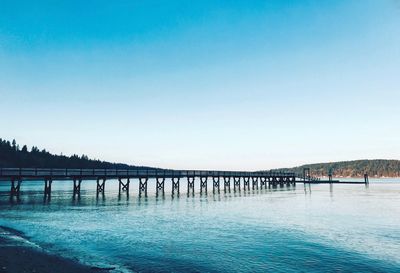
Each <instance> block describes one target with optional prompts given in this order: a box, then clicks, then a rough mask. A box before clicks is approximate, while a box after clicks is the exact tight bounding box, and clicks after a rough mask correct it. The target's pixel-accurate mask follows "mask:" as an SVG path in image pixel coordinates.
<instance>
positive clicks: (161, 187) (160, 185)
mask: <svg viewBox="0 0 400 273" xmlns="http://www.w3.org/2000/svg"><path fill="white" fill-rule="evenodd" d="M160 192H161V193H162V195H163V196H164V194H165V177H156V196H158V195H159V194H160Z"/></svg>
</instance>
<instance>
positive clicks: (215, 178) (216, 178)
mask: <svg viewBox="0 0 400 273" xmlns="http://www.w3.org/2000/svg"><path fill="white" fill-rule="evenodd" d="M215 189H217V190H218V193H219V176H213V193H215Z"/></svg>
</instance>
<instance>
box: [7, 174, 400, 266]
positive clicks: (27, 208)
mask: <svg viewBox="0 0 400 273" xmlns="http://www.w3.org/2000/svg"><path fill="white" fill-rule="evenodd" d="M106 183H107V184H106V193H105V196H104V197H103V196H99V198H96V191H95V184H96V183H95V182H94V181H84V182H83V183H82V192H81V197H80V199H79V200H78V199H73V198H72V182H71V181H56V182H53V189H52V198H51V201H50V202H43V182H42V181H31V182H23V184H22V187H21V190H22V195H21V200H20V201H19V202H16V201H15V202H13V203H10V202H9V197H8V191H9V187H10V186H9V183H6V182H1V183H0V225H2V226H7V227H11V228H14V229H17V230H19V231H22V232H24V233H25V235H26V236H27V237H28V238H29V240H30V241H32V242H33V243H35V244H37V245H39V246H41V247H43V248H45V249H47V250H49V251H51V252H54V253H57V254H60V255H63V256H67V257H71V258H76V259H78V260H80V261H81V262H83V263H87V264H90V265H94V266H101V267H115V270H113V271H112V272H400V179H383V180H373V179H371V183H370V184H369V185H368V186H365V185H338V184H334V185H326V184H323V185H311V186H308V185H303V184H297V186H296V187H293V186H291V187H286V186H285V187H282V188H281V187H278V188H276V189H272V188H270V189H259V190H250V191H243V189H242V190H241V192H236V193H235V192H233V189H231V192H230V193H229V192H227V193H224V191H223V188H221V193H220V194H216V195H213V193H212V191H210V189H212V185H211V184H209V185H208V189H209V192H208V193H207V195H206V196H205V195H203V196H201V195H200V194H199V192H198V186H199V181H198V179H197V180H196V193H195V195H194V196H191V195H190V196H187V195H186V193H185V192H186V189H185V187H184V186H185V184H186V183H185V181H183V183H182V184H181V185H182V188H181V194H180V196H179V197H177V196H175V197H171V194H170V188H171V183H170V181H168V180H167V181H166V194H165V196H164V197H156V196H155V193H154V188H155V185H154V184H155V183H154V181H151V182H150V184H149V196H148V197H147V198H144V197H142V198H139V197H138V194H137V192H138V185H137V181H135V180H133V181H131V189H130V195H129V198H128V197H127V196H126V194H123V195H121V196H118V182H117V181H107V182H106Z"/></svg>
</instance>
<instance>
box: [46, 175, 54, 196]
mask: <svg viewBox="0 0 400 273" xmlns="http://www.w3.org/2000/svg"><path fill="white" fill-rule="evenodd" d="M51 183H53V180H52V178H51V177H49V178H45V179H44V199H45V200H50V197H51Z"/></svg>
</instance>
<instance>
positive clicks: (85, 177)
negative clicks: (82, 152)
mask: <svg viewBox="0 0 400 273" xmlns="http://www.w3.org/2000/svg"><path fill="white" fill-rule="evenodd" d="M296 178H297V180H296ZM149 179H155V180H156V195H157V196H158V195H164V194H165V187H166V186H167V185H166V184H167V181H168V180H169V181H170V183H169V186H170V187H171V190H172V191H171V193H172V195H174V194H180V184H181V183H187V194H192V195H194V192H195V188H196V182H198V186H199V189H200V193H201V194H202V193H207V182H208V181H211V182H212V192H213V193H214V194H218V193H220V191H221V188H222V187H223V190H224V191H231V188H233V190H234V191H240V190H250V188H252V189H253V190H254V189H259V188H263V187H267V186H269V187H271V186H272V187H275V186H278V185H282V186H283V185H295V184H296V182H299V178H298V177H296V174H295V173H290V172H240V171H199V170H154V169H147V170H132V169H126V170H119V169H37V168H0V181H2V182H10V183H11V188H10V195H11V196H18V195H19V194H20V192H21V184H22V182H23V181H27V180H32V181H43V182H44V196H45V198H48V197H50V196H51V186H52V183H54V182H56V181H60V180H71V182H72V185H71V189H72V190H73V195H74V196H75V195H79V194H80V190H81V183H82V181H95V182H96V185H97V186H96V194H97V195H99V194H104V193H105V191H106V182H107V181H109V180H113V182H114V183H115V181H117V182H116V183H119V193H120V194H121V193H122V192H126V193H129V189H130V185H131V184H132V182H133V181H136V182H137V187H138V190H139V191H138V195H139V197H141V196H147V186H148V180H149ZM114 180H115V181H114ZM231 182H232V183H231ZM232 185H233V187H232Z"/></svg>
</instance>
